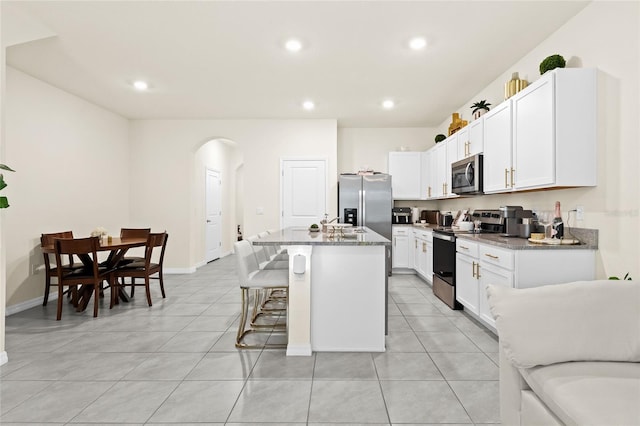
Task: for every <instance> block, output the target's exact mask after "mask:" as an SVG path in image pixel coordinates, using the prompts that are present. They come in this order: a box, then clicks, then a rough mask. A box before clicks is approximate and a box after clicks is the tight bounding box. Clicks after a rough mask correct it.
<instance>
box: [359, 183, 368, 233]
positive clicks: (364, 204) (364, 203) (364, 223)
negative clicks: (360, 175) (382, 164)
mask: <svg viewBox="0 0 640 426" xmlns="http://www.w3.org/2000/svg"><path fill="white" fill-rule="evenodd" d="M366 208H367V191H366V190H364V189H363V190H362V224H361V225H360V226H367V210H366Z"/></svg>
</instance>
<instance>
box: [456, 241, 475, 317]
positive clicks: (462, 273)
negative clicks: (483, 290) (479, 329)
mask: <svg viewBox="0 0 640 426" xmlns="http://www.w3.org/2000/svg"><path fill="white" fill-rule="evenodd" d="M477 264H478V258H476V257H471V256H467V255H466V254H461V253H457V254H456V300H457V301H458V302H460V303H461V304H462V306H464V309H465V310H466V311H468V312H473V313H474V314H476V315H479V311H478V302H479V300H480V295H479V287H480V285H479V283H478V277H477V276H476V268H477Z"/></svg>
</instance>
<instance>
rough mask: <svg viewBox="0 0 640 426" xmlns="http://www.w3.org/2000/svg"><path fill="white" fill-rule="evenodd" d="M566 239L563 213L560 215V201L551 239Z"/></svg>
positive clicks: (557, 203)
mask: <svg viewBox="0 0 640 426" xmlns="http://www.w3.org/2000/svg"><path fill="white" fill-rule="evenodd" d="M563 237H564V223H563V222H562V213H560V201H556V211H555V214H554V217H553V232H552V236H551V238H557V239H559V240H561V239H562V238H563Z"/></svg>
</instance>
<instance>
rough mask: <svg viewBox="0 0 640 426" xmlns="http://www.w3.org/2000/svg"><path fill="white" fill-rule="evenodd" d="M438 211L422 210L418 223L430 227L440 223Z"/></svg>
mask: <svg viewBox="0 0 640 426" xmlns="http://www.w3.org/2000/svg"><path fill="white" fill-rule="evenodd" d="M439 218H440V210H422V211H421V212H420V221H423V220H424V221H425V222H426V223H429V224H431V225H437V224H438V223H440V220H439Z"/></svg>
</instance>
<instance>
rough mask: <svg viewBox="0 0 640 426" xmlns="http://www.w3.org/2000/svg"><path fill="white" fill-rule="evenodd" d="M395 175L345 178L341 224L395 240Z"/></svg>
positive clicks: (341, 190)
mask: <svg viewBox="0 0 640 426" xmlns="http://www.w3.org/2000/svg"><path fill="white" fill-rule="evenodd" d="M392 208H393V197H392V194H391V175H387V174H382V173H379V174H375V175H369V176H358V175H349V174H342V175H340V180H339V181H338V216H339V217H340V222H343V223H352V224H353V225H354V226H366V227H367V228H371V229H372V230H374V231H375V232H377V233H378V234H380V235H382V236H383V237H385V238H387V239H388V240H391V209H392Z"/></svg>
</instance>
